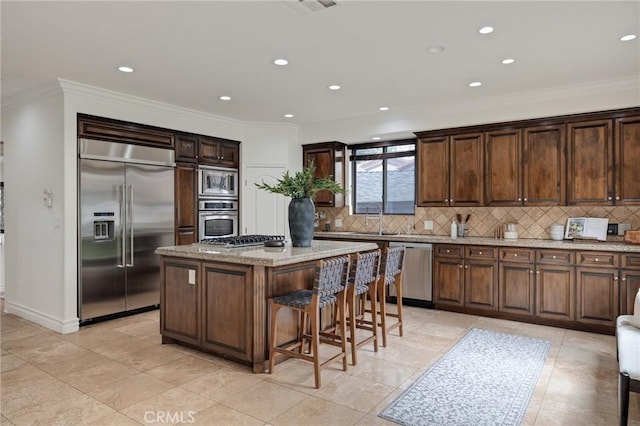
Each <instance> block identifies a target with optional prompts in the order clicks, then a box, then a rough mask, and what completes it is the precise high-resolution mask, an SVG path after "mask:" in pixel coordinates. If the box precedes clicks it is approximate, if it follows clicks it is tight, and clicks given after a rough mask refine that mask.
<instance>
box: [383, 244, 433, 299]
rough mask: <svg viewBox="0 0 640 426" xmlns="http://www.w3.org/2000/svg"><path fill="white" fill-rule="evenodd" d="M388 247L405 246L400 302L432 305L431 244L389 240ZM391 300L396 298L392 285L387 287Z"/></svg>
mask: <svg viewBox="0 0 640 426" xmlns="http://www.w3.org/2000/svg"><path fill="white" fill-rule="evenodd" d="M389 246H390V247H398V246H405V247H406V251H405V255H404V269H403V271H402V303H403V304H405V305H412V306H421V307H427V308H432V307H433V298H432V294H433V289H432V286H431V263H432V260H433V246H432V245H431V244H424V243H406V242H390V243H389ZM389 296H391V300H392V301H395V300H396V294H395V291H394V288H393V286H391V288H390V289H389Z"/></svg>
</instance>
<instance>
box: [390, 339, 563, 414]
mask: <svg viewBox="0 0 640 426" xmlns="http://www.w3.org/2000/svg"><path fill="white" fill-rule="evenodd" d="M550 347H551V342H549V341H547V340H541V339H535V338H531V337H524V336H516V335H513V334H505V333H496V332H493V331H488V330H481V329H478V328H472V329H471V330H469V332H468V333H467V334H466V335H465V336H464V337H463V338H462V339H461V340H460V341H459V342H458V343H456V345H455V346H454V347H453V348H451V349H450V350H449V352H447V353H446V354H445V355H444V356H443V357H442V358H441V359H440V360H438V361H437V362H436V363H435V364H434V365H433V366H432V367H431V368H430V369H429V370H427V371H426V372H425V373H424V374H423V375H422V376H420V378H419V379H418V380H417V381H416V382H415V383H414V384H412V385H411V386H410V387H409V388H408V389H406V390H405V391H404V392H403V393H402V395H400V396H399V397H398V398H396V399H395V400H394V401H393V402H392V403H391V405H389V406H388V407H387V408H385V409H384V411H382V412H381V413H380V414H379V416H380V417H382V418H385V419H387V420H391V421H393V422H395V423H398V424H401V425H405V426H417V425H519V424H520V423H521V421H522V418H523V416H524V413H525V411H526V409H527V405H528V403H529V399H531V395H532V393H533V390H534V388H535V385H536V382H537V381H538V377H539V376H540V372H541V371H542V367H543V366H544V362H545V359H546V357H547V353H548V352H549V348H550Z"/></svg>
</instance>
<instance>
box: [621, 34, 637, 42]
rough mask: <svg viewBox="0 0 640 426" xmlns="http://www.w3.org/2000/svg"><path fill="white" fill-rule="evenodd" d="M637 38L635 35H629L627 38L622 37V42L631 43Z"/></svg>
mask: <svg viewBox="0 0 640 426" xmlns="http://www.w3.org/2000/svg"><path fill="white" fill-rule="evenodd" d="M635 38H636V35H635V34H627V35H625V36H622V37H620V41H630V40H633V39H635Z"/></svg>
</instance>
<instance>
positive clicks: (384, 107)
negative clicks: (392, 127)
mask: <svg viewBox="0 0 640 426" xmlns="http://www.w3.org/2000/svg"><path fill="white" fill-rule="evenodd" d="M378 111H389V107H386V106H381V107H380V108H378Z"/></svg>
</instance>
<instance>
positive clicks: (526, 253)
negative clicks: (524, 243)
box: [500, 248, 534, 263]
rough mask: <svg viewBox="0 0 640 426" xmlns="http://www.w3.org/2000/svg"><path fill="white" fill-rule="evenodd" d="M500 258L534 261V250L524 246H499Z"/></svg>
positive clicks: (513, 260) (515, 260) (510, 260)
mask: <svg viewBox="0 0 640 426" xmlns="http://www.w3.org/2000/svg"><path fill="white" fill-rule="evenodd" d="M500 260H507V261H509V262H530V263H533V261H534V251H533V250H531V249H526V248H501V249H500Z"/></svg>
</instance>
